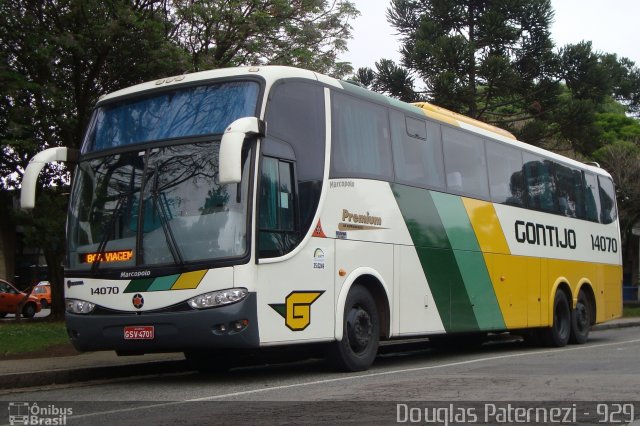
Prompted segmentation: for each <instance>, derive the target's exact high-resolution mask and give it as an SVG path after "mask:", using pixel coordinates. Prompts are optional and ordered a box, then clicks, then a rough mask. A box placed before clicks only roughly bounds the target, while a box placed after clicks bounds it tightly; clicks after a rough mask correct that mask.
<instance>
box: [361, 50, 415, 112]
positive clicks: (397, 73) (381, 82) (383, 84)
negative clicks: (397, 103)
mask: <svg viewBox="0 0 640 426" xmlns="http://www.w3.org/2000/svg"><path fill="white" fill-rule="evenodd" d="M375 66H376V71H374V70H372V69H371V68H359V69H358V71H357V72H356V74H355V75H354V76H353V78H352V80H353V81H356V82H358V83H359V84H361V85H363V86H364V87H366V88H368V89H371V90H375V91H376V92H379V93H384V94H387V95H389V96H392V97H394V98H396V99H400V100H401V101H404V102H415V101H417V100H418V99H419V96H418V94H417V93H416V92H415V90H414V78H413V77H412V76H411V74H410V73H409V72H408V71H407V70H406V69H405V68H402V67H399V66H398V65H397V64H396V63H395V62H394V61H392V60H390V59H380V61H378V62H376V64H375Z"/></svg>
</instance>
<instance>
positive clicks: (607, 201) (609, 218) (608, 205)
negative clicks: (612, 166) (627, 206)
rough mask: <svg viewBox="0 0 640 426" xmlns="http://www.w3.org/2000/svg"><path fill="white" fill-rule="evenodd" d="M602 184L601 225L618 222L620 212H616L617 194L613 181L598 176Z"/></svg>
mask: <svg viewBox="0 0 640 426" xmlns="http://www.w3.org/2000/svg"><path fill="white" fill-rule="evenodd" d="M598 182H599V184H600V205H601V206H602V211H601V212H600V222H601V223H611V222H613V221H614V220H616V217H617V215H618V212H617V211H616V192H615V188H614V187H613V182H612V181H611V179H608V178H605V177H602V176H598Z"/></svg>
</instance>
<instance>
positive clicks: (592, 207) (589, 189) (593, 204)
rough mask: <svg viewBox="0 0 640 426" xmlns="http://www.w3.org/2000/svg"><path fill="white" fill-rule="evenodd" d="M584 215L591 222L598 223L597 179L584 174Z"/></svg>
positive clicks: (598, 196)
mask: <svg viewBox="0 0 640 426" xmlns="http://www.w3.org/2000/svg"><path fill="white" fill-rule="evenodd" d="M584 185H585V188H584V189H585V190H584V192H585V215H586V219H587V220H590V221H592V222H599V221H600V195H599V194H598V179H597V178H596V176H595V175H593V174H591V173H587V172H585V174H584Z"/></svg>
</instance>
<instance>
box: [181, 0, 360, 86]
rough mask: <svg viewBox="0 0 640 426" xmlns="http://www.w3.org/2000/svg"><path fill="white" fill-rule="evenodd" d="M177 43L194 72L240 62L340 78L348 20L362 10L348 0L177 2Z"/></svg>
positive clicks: (346, 67) (345, 67)
mask: <svg viewBox="0 0 640 426" xmlns="http://www.w3.org/2000/svg"><path fill="white" fill-rule="evenodd" d="M172 6H173V7H172V8H171V15H172V21H173V25H174V28H175V29H174V31H173V34H172V36H173V39H174V41H175V42H176V43H177V44H178V45H179V46H181V47H182V48H184V50H186V51H187V52H189V54H190V56H191V66H192V68H193V70H196V71H198V70H203V69H211V68H223V67H230V66H240V65H261V64H279V65H294V66H299V67H302V68H307V69H311V70H314V71H318V72H322V73H327V74H333V75H335V76H337V77H341V76H343V75H345V74H347V73H350V72H351V68H350V66H349V65H348V64H346V63H336V57H337V55H338V54H339V53H340V52H343V51H345V50H346V41H347V39H349V38H350V36H351V25H350V24H349V21H350V20H351V19H353V18H355V17H356V16H358V14H359V12H358V11H357V10H356V9H355V7H354V5H353V4H352V3H351V2H349V1H347V0H333V1H327V0H293V1H291V0H231V1H225V2H219V1H201V2H194V1H191V0H174V2H173V3H172Z"/></svg>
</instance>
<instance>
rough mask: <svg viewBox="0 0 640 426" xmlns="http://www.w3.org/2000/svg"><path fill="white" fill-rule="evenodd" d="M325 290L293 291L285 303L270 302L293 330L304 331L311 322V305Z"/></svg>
mask: <svg viewBox="0 0 640 426" xmlns="http://www.w3.org/2000/svg"><path fill="white" fill-rule="evenodd" d="M322 293H324V291H292V292H291V293H289V295H288V296H287V298H286V299H285V303H284V304H283V303H276V304H270V305H269V306H271V307H272V308H273V310H275V311H276V312H277V313H279V314H280V316H281V317H282V318H284V323H285V325H286V326H287V327H289V329H291V330H292V331H302V330H304V329H305V328H307V327H308V326H309V324H311V305H312V304H313V302H315V301H316V300H317V299H318V297H320V296H321V295H322Z"/></svg>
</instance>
